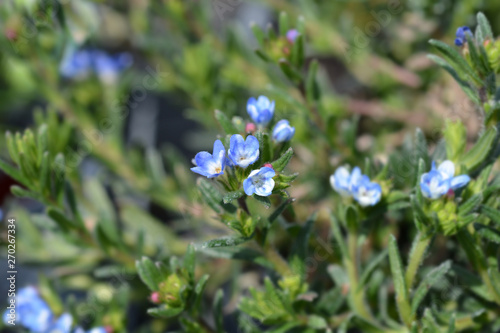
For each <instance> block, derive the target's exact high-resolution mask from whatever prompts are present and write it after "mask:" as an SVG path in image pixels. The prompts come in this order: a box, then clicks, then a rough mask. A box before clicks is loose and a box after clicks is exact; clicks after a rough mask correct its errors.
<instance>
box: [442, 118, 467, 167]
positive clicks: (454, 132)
mask: <svg viewBox="0 0 500 333" xmlns="http://www.w3.org/2000/svg"><path fill="white" fill-rule="evenodd" d="M443 134H444V138H445V140H446V156H447V157H448V159H449V160H451V161H453V162H455V163H457V162H458V159H459V157H460V156H462V154H463V153H464V152H465V148H466V145H467V132H466V130H465V126H464V124H463V123H462V122H461V121H454V122H453V121H447V122H446V126H445V129H444V133H443Z"/></svg>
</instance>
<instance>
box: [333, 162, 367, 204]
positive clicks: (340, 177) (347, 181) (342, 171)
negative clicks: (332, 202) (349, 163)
mask: <svg viewBox="0 0 500 333" xmlns="http://www.w3.org/2000/svg"><path fill="white" fill-rule="evenodd" d="M360 179H361V170H360V169H359V168H358V167H355V168H354V169H353V170H352V173H349V170H347V168H346V167H343V166H342V167H339V168H337V170H335V173H334V174H333V175H331V176H330V185H331V186H332V187H333V189H334V190H335V191H336V192H338V193H339V194H340V195H341V196H343V197H349V196H352V192H351V188H352V186H353V184H354V183H357V182H358V181H359V180H360Z"/></svg>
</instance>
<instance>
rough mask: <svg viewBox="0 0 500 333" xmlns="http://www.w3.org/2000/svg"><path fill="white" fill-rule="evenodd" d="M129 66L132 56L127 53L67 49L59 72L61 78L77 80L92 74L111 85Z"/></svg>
mask: <svg viewBox="0 0 500 333" xmlns="http://www.w3.org/2000/svg"><path fill="white" fill-rule="evenodd" d="M131 65H132V56H131V55H130V54H128V53H119V54H113V55H111V54H108V53H106V52H104V51H101V50H96V49H82V50H74V49H68V50H67V51H66V53H65V54H64V57H63V59H62V62H61V64H60V68H59V71H60V72H61V75H62V76H63V77H65V78H69V79H77V80H78V79H83V78H85V77H87V76H88V75H90V73H94V74H95V75H97V76H98V77H99V79H100V80H101V81H102V82H104V83H107V84H112V83H114V82H116V80H117V79H118V76H119V74H120V73H121V72H122V71H123V70H125V69H126V68H128V67H130V66H131Z"/></svg>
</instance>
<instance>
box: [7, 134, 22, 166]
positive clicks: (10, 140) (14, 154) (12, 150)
mask: <svg viewBox="0 0 500 333" xmlns="http://www.w3.org/2000/svg"><path fill="white" fill-rule="evenodd" d="M5 139H6V143H7V150H8V151H9V155H10V158H11V159H12V160H13V161H14V163H16V164H19V150H18V149H17V145H16V141H15V139H14V136H13V135H12V134H11V133H10V132H8V131H7V133H5Z"/></svg>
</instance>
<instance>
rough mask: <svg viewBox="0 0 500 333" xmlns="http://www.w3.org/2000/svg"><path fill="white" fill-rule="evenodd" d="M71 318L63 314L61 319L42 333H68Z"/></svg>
mask: <svg viewBox="0 0 500 333" xmlns="http://www.w3.org/2000/svg"><path fill="white" fill-rule="evenodd" d="M72 324H73V317H71V315H70V314H69V313H63V314H62V315H61V317H59V319H58V320H57V321H56V322H55V323H54V324H53V325H52V326H51V327H50V328H49V329H48V330H47V331H46V332H44V333H70V331H71V325H72Z"/></svg>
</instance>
